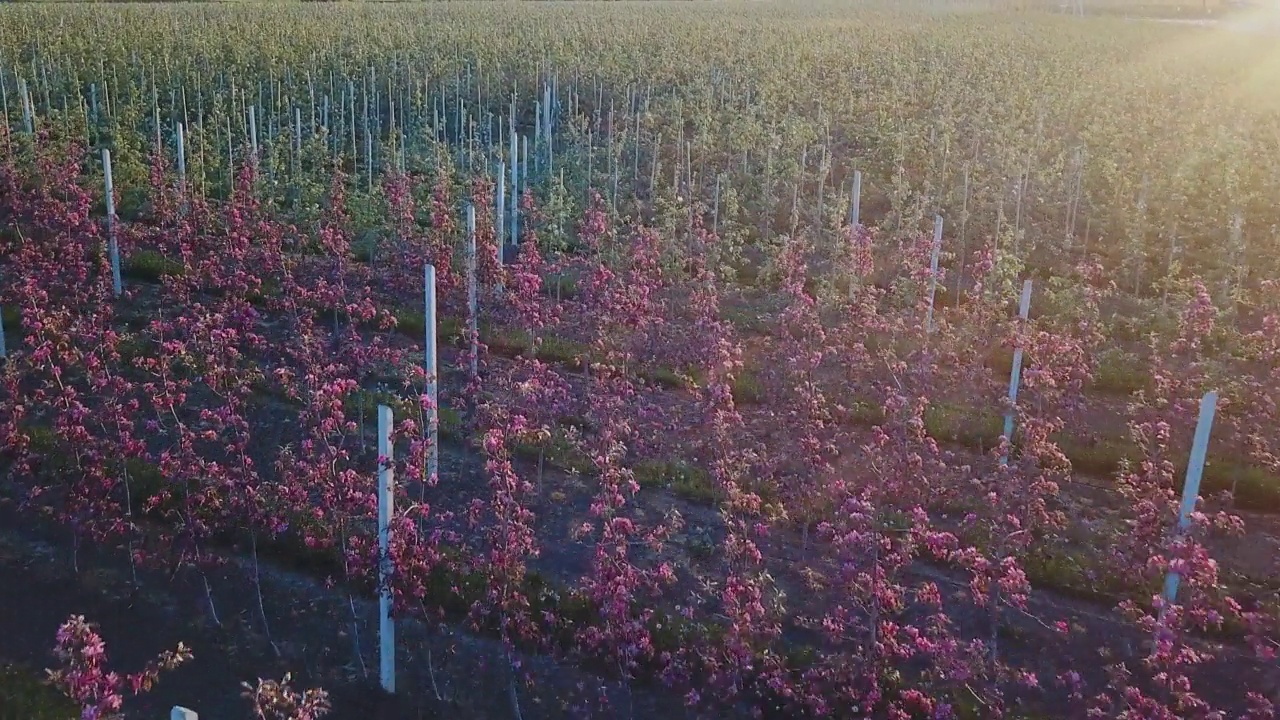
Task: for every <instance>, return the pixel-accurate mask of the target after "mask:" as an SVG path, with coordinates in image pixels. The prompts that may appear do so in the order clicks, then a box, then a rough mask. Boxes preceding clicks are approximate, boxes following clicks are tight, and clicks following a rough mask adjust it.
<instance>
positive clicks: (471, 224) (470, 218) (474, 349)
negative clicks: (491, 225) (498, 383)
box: [467, 203, 480, 378]
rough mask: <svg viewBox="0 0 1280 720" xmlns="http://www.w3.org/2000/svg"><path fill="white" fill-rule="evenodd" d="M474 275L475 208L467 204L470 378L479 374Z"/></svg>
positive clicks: (477, 319) (478, 311)
mask: <svg viewBox="0 0 1280 720" xmlns="http://www.w3.org/2000/svg"><path fill="white" fill-rule="evenodd" d="M476 274H477V273H476V206H475V205H472V204H471V203H467V335H468V336H469V338H468V342H469V343H470V347H471V377H472V378H475V377H477V376H478V375H479V374H480V357H479V355H480V345H479V343H480V307H479V302H478V298H477V296H478V295H479V292H478V290H479V288H478V287H477V286H478V285H479V278H477V277H476Z"/></svg>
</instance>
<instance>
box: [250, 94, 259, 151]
mask: <svg viewBox="0 0 1280 720" xmlns="http://www.w3.org/2000/svg"><path fill="white" fill-rule="evenodd" d="M249 150H250V151H251V152H252V153H253V162H254V163H257V161H258V113H257V110H256V106H254V105H250V106H249Z"/></svg>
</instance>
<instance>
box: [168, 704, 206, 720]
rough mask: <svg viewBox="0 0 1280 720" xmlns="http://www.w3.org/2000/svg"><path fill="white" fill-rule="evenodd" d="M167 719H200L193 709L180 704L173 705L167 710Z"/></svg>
mask: <svg viewBox="0 0 1280 720" xmlns="http://www.w3.org/2000/svg"><path fill="white" fill-rule="evenodd" d="M169 720H200V716H198V715H196V711H195V710H188V709H187V708H184V707H182V706H181V705H174V706H173V709H172V710H170V711H169Z"/></svg>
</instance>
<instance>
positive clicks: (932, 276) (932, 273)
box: [924, 215, 942, 333]
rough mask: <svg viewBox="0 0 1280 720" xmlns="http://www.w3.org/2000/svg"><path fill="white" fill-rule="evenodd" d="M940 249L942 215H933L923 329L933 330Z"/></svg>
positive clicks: (926, 330) (930, 331)
mask: <svg viewBox="0 0 1280 720" xmlns="http://www.w3.org/2000/svg"><path fill="white" fill-rule="evenodd" d="M941 251H942V216H941V215H934V216H933V254H932V255H931V256H930V258H929V311H928V314H927V315H926V317H925V323H924V331H925V332H926V333H932V332H933V302H934V299H935V298H937V296H938V253H939V252H941Z"/></svg>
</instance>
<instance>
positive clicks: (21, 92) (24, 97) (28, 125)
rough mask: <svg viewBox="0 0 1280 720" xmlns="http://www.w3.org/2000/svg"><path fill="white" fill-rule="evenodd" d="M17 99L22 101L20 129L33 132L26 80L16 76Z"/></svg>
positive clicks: (29, 133)
mask: <svg viewBox="0 0 1280 720" xmlns="http://www.w3.org/2000/svg"><path fill="white" fill-rule="evenodd" d="M18 101H19V102H21V103H22V129H23V130H24V131H25V132H26V133H27V134H28V135H31V134H33V133H34V132H35V127H34V122H33V121H32V118H31V116H32V114H33V113H32V112H31V96H30V94H29V93H28V92H27V81H26V80H24V79H22V78H18Z"/></svg>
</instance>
